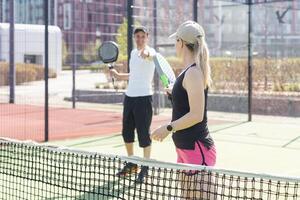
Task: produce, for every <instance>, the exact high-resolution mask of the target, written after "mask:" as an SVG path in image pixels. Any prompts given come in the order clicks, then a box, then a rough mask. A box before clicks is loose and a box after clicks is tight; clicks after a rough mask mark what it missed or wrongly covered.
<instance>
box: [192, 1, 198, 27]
mask: <svg viewBox="0 0 300 200" xmlns="http://www.w3.org/2000/svg"><path fill="white" fill-rule="evenodd" d="M193 18H194V21H195V22H197V21H198V0H194V1H193Z"/></svg>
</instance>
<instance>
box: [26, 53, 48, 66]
mask: <svg viewBox="0 0 300 200" xmlns="http://www.w3.org/2000/svg"><path fill="white" fill-rule="evenodd" d="M24 63H30V64H43V63H42V56H41V55H28V54H25V55H24Z"/></svg>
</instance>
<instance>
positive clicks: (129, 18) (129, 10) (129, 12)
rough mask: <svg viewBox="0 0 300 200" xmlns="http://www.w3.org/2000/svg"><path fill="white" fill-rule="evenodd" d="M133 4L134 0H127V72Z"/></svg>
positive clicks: (130, 49)
mask: <svg viewBox="0 0 300 200" xmlns="http://www.w3.org/2000/svg"><path fill="white" fill-rule="evenodd" d="M133 4H134V0H127V23H128V24H127V41H128V43H127V55H128V58H127V71H128V72H129V60H130V53H131V51H132V48H133V41H132V35H133Z"/></svg>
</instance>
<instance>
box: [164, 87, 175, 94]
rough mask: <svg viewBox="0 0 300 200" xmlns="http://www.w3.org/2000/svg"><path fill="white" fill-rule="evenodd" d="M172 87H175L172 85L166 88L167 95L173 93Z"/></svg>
mask: <svg viewBox="0 0 300 200" xmlns="http://www.w3.org/2000/svg"><path fill="white" fill-rule="evenodd" d="M172 89H173V88H170V87H167V88H165V93H166V95H171V94H172Z"/></svg>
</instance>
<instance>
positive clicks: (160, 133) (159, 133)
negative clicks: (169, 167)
mask: <svg viewBox="0 0 300 200" xmlns="http://www.w3.org/2000/svg"><path fill="white" fill-rule="evenodd" d="M169 134H170V132H169V131H168V130H167V126H166V125H165V126H161V127H159V128H157V129H156V130H154V131H153V132H152V134H151V139H153V140H156V141H159V142H162V141H163V140H164V139H165V138H166V137H167V136H168V135H169Z"/></svg>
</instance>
